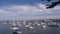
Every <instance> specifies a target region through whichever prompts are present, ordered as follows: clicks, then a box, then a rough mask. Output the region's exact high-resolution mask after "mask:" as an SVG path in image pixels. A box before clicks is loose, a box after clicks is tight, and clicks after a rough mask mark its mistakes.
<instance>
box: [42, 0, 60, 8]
mask: <svg viewBox="0 0 60 34" xmlns="http://www.w3.org/2000/svg"><path fill="white" fill-rule="evenodd" d="M41 1H43V0H41ZM47 1H48V2H50V1H52V0H47ZM58 4H60V0H58V1H56V2H52V3H51V5H46V6H48V7H46V8H47V9H49V8H54V7H55V6H56V5H58Z"/></svg>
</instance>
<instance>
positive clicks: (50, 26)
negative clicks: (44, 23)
mask: <svg viewBox="0 0 60 34" xmlns="http://www.w3.org/2000/svg"><path fill="white" fill-rule="evenodd" d="M48 26H49V27H59V25H48Z"/></svg>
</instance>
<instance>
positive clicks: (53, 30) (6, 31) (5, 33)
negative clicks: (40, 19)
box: [0, 24, 60, 34]
mask: <svg viewBox="0 0 60 34" xmlns="http://www.w3.org/2000/svg"><path fill="white" fill-rule="evenodd" d="M19 30H20V31H22V34H60V27H46V28H41V27H40V26H39V27H36V28H34V29H28V28H25V27H24V26H20V27H19ZM12 33H13V31H12V30H11V25H10V24H6V25H5V24H4V25H3V24H0V34H12Z"/></svg>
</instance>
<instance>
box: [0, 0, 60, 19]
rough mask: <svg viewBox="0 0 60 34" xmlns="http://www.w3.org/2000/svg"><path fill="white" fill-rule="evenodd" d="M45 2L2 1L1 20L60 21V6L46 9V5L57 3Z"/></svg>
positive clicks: (28, 0)
mask: <svg viewBox="0 0 60 34" xmlns="http://www.w3.org/2000/svg"><path fill="white" fill-rule="evenodd" d="M56 1H58V0H52V1H50V2H48V1H46V0H44V1H41V0H0V20H21V19H22V20H26V19H55V18H56V19H59V18H60V6H59V5H57V6H55V7H54V8H52V9H46V7H47V6H46V4H49V5H50V4H51V2H56Z"/></svg>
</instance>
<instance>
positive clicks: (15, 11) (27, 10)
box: [0, 3, 60, 18]
mask: <svg viewBox="0 0 60 34" xmlns="http://www.w3.org/2000/svg"><path fill="white" fill-rule="evenodd" d="M59 12H60V6H56V7H54V8H52V9H46V5H45V4H41V3H40V4H36V5H35V6H31V5H12V6H9V7H2V8H0V14H3V15H5V16H7V17H10V16H17V15H19V14H22V15H24V14H26V15H29V14H31V15H32V14H33V15H36V14H52V13H59ZM31 15H29V16H31ZM47 17H49V16H47ZM53 17H55V16H53ZM51 18H52V17H51Z"/></svg>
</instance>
